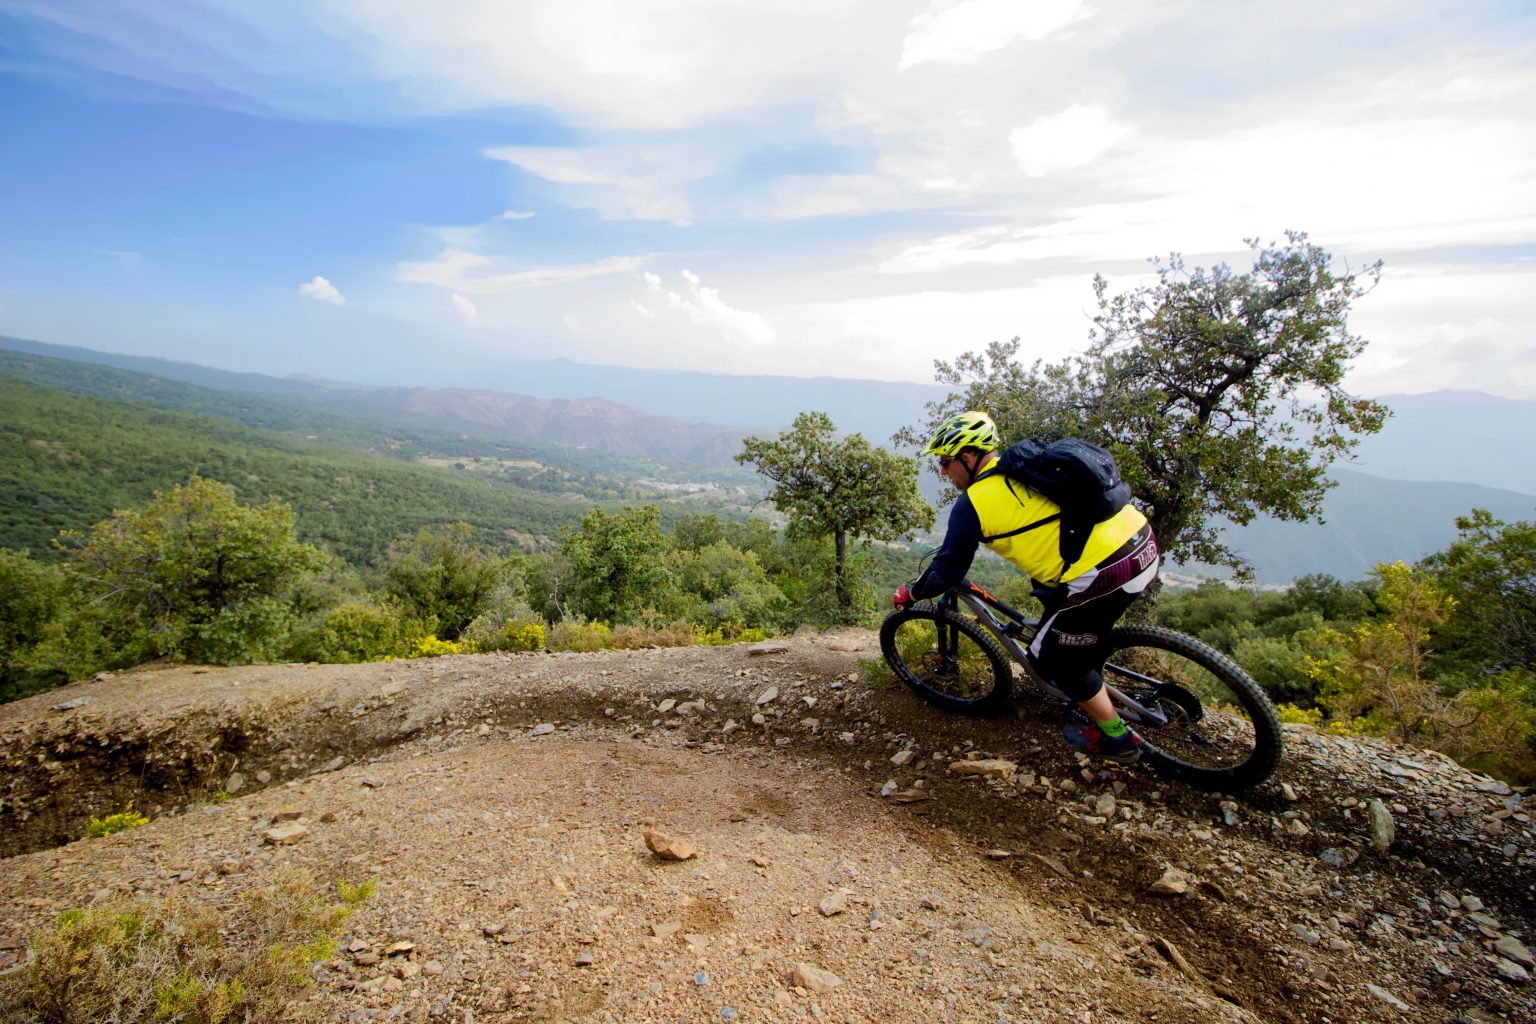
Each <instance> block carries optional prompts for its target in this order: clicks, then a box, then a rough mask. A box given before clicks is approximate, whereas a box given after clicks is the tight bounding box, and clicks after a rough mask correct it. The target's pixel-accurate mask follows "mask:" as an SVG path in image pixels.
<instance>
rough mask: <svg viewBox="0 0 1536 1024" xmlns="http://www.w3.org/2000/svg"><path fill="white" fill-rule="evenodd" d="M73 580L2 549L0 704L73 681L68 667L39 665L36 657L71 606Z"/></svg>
mask: <svg viewBox="0 0 1536 1024" xmlns="http://www.w3.org/2000/svg"><path fill="white" fill-rule="evenodd" d="M68 590H69V581H68V579H67V577H66V576H65V575H64V571H63V570H62V569H60V568H59V567H58V566H56V565H48V564H45V563H42V562H34V561H33V560H32V559H30V558H28V557H27V555H26V553H25V552H22V551H12V550H11V549H9V548H0V701H8V700H15V699H16V698H18V697H25V696H27V695H28V694H31V693H38V692H41V691H43V690H48V689H51V688H52V687H55V686H58V685H60V684H61V683H67V682H69V677H68V675H67V674H66V673H65V672H64V671H63V669H62V666H46V665H45V666H41V667H40V666H37V665H36V664H35V662H34V659H33V658H32V657H30V656H31V655H33V654H34V652H36V650H37V648H38V646H39V645H40V644H42V643H43V642H44V641H45V639H46V638H47V636H48V633H49V629H50V626H52V624H53V623H55V622H56V621H58V620H59V619H60V618H61V616H62V615H63V614H64V612H65V610H66V608H67V605H68V596H69V595H68Z"/></svg>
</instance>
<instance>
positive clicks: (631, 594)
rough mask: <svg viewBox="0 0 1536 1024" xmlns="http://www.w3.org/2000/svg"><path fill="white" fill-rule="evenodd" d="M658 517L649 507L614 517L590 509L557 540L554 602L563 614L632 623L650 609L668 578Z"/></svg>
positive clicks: (611, 621)
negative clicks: (559, 565)
mask: <svg viewBox="0 0 1536 1024" xmlns="http://www.w3.org/2000/svg"><path fill="white" fill-rule="evenodd" d="M666 549H667V541H666V537H665V535H664V534H663V533H662V532H661V513H660V510H658V509H657V507H656V506H655V505H645V506H643V507H640V508H625V509H624V510H623V511H622V512H619V513H618V514H616V515H613V514H609V513H607V512H604V511H603V510H602V509H600V508H593V509H590V510H589V511H588V512H587V514H586V515H585V516H584V517H582V520H581V526H580V527H578V528H576V529H568V530H566V531H565V535H564V537H563V538H562V540H561V542H560V555H561V557H562V559H563V560H564V573H563V578H562V579H560V580H559V581H558V584H557V585H556V587H555V588H554V589H555V600H554V603H555V604H556V605H557V607H560V608H561V609H562V610H564V611H569V612H573V613H575V614H576V615H580V616H584V617H586V618H588V619H592V620H596V621H599V622H606V623H608V624H609V625H615V624H618V623H633V622H636V621H638V620H639V618H640V614H641V612H642V610H644V609H645V608H647V607H650V608H655V607H656V603H657V599H658V595H660V594H661V593H662V592H663V591H664V589H665V588H666V586H667V585H668V583H669V582H670V580H671V572H670V570H669V569H668V567H667V565H666V560H665V559H664V557H663V555H664V553H665V552H666Z"/></svg>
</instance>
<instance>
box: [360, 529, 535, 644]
mask: <svg viewBox="0 0 1536 1024" xmlns="http://www.w3.org/2000/svg"><path fill="white" fill-rule="evenodd" d="M387 575H388V578H389V593H390V596H392V597H394V598H395V599H396V600H398V601H400V602H401V603H402V604H403V605H404V606H405V607H406V608H407V609H408V610H409V611H410V612H411V613H413V614H414V615H416V616H417V617H418V618H421V619H424V620H427V619H433V618H435V619H436V622H437V629H436V633H437V636H438V638H439V639H442V640H457V639H458V638H459V636H460V635H461V634H462V633H463V632H464V630H465V628H466V627H467V626H468V625H469V624H470V623H471V622H472V621H474V618H475V616H476V615H478V614H480V611H481V609H482V606H483V605H484V604H485V602H486V600H487V599H488V598H489V597H490V595H491V594H492V593H493V592H494V591H495V590H496V589H497V587H498V586H503V585H508V584H511V585H513V586H514V589H517V586H518V585H520V583H521V579H520V577H519V576H518V575H517V573H516V563H515V562H513V561H512V560H511V559H509V558H507V557H505V556H504V555H502V554H500V553H499V552H496V551H492V550H490V549H489V548H486V547H484V546H483V545H481V544H477V543H476V542H475V541H474V539H473V537H472V536H471V534H470V527H469V524H468V523H451V524H449V525H448V526H444V527H442V528H440V529H439V530H435V531H434V530H421V531H419V532H418V533H417V534H416V536H415V538H414V539H413V540H411V541H410V542H409V543H408V544H406V545H405V546H404V548H403V549H401V550H400V551H399V552H398V553H397V554H396V555H395V557H394V560H393V562H392V563H391V564H390V566H389V570H388V573H387Z"/></svg>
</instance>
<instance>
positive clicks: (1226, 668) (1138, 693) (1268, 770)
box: [1103, 626, 1283, 793]
mask: <svg viewBox="0 0 1536 1024" xmlns="http://www.w3.org/2000/svg"><path fill="white" fill-rule="evenodd" d="M1110 643H1111V647H1112V649H1111V651H1110V653H1109V656H1108V657H1107V658H1106V659H1105V665H1104V673H1103V674H1104V682H1105V683H1107V684H1108V685H1110V686H1113V687H1114V688H1115V689H1117V690H1119V691H1120V692H1122V693H1124V694H1125V695H1126V696H1128V697H1130V698H1131V699H1132V700H1134V701H1136V702H1137V703H1139V704H1141V705H1142V706H1144V707H1147V708H1150V709H1153V710H1155V711H1159V712H1161V713H1162V714H1163V715H1164V716H1166V718H1167V721H1166V724H1158V723H1157V722H1156V721H1155V720H1153V719H1150V718H1148V717H1147V716H1144V715H1142V714H1141V713H1140V712H1138V711H1136V710H1135V709H1133V708H1131V707H1129V706H1127V705H1125V704H1123V703H1121V702H1119V701H1117V702H1116V703H1117V704H1118V705H1119V711H1120V714H1121V716H1122V717H1123V718H1125V720H1126V721H1127V722H1129V723H1130V724H1131V726H1132V728H1134V729H1135V730H1136V732H1137V733H1138V734H1140V736H1141V738H1142V740H1143V744H1142V759H1143V760H1144V761H1146V762H1148V763H1149V764H1151V765H1152V766H1153V767H1154V768H1155V769H1156V770H1157V771H1159V772H1160V773H1162V774H1163V775H1166V776H1168V777H1170V778H1175V779H1179V780H1180V781H1182V782H1184V783H1186V784H1188V785H1190V786H1194V787H1195V788H1196V789H1205V790H1215V791H1217V792H1225V793H1231V792H1236V791H1238V790H1242V789H1249V788H1251V787H1253V786H1257V785H1259V784H1260V783H1261V782H1263V781H1265V780H1266V779H1268V778H1269V777H1270V775H1271V774H1272V773H1273V772H1274V770H1275V766H1276V765H1277V764H1279V762H1280V753H1281V749H1282V746H1283V739H1282V735H1283V734H1282V732H1281V729H1280V719H1279V718H1278V717H1277V716H1276V714H1275V708H1274V705H1273V704H1271V703H1270V701H1269V698H1268V697H1267V696H1266V695H1265V694H1264V691H1263V690H1262V689H1260V687H1259V684H1258V683H1256V682H1254V681H1253V677H1252V676H1250V675H1248V673H1247V672H1245V671H1244V670H1243V668H1242V666H1240V665H1238V664H1237V662H1235V661H1233V660H1232V659H1231V658H1229V657H1227V656H1226V655H1224V654H1222V653H1221V652H1220V651H1218V650H1216V649H1215V648H1214V647H1211V646H1209V645H1207V644H1205V643H1202V642H1201V641H1199V640H1196V639H1194V638H1193V637H1189V636H1185V635H1184V634H1182V633H1177V632H1174V631H1173V630H1171V629H1163V628H1161V627H1157V626H1122V627H1120V628H1119V629H1116V630H1115V631H1114V632H1113V633H1112V634H1111V636H1110Z"/></svg>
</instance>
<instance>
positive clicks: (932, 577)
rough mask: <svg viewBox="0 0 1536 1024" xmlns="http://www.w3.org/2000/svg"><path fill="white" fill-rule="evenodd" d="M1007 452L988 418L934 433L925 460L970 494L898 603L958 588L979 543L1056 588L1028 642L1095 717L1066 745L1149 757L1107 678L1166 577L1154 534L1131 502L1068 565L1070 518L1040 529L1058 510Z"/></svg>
mask: <svg viewBox="0 0 1536 1024" xmlns="http://www.w3.org/2000/svg"><path fill="white" fill-rule="evenodd" d="M999 447H1000V442H999V440H998V434H997V425H996V424H995V423H993V422H992V418H991V417H990V416H988V415H987V414H986V413H983V412H975V411H967V412H962V413H957V414H955V415H953V416H950V417H949V418H947V419H946V420H944V422H942V423H941V424H939V426H938V429H937V430H935V431H934V434H933V438H932V440H930V441H929V442H928V447H927V448H925V449H924V451H923V454H924V455H936V456H938V459H939V473H940V474H941V475H942V476H943V477H944V478H945V479H946V480H948V481H949V482H950V484H952V485H953V486H954V487H956V488H957V489H959V491H960V492H961V493H960V497H959V499H958V500H957V501H956V502H955V504H954V507H953V508H951V509H950V512H949V528H948V530H947V532H946V533H945V534H944V543H943V544H942V545H940V547H939V550H938V552H937V553H936V554H935V555H934V558H933V561H932V562H931V563H930V564H929V566H928V569H927V570H926V571H925V572H924V573H923V574H922V575H921V576H919V577H918V578H917V579H916V580H914V581H913V582H912V583H911V584H909V585H907V586H902V587H898V588H897V590H896V593H895V594H894V595H893V596H892V601H893V603H894V604H895V605H896V607H898V608H906V607H908V606H909V605H911V604H912V602H914V601H918V600H922V599H923V598H927V597H934V596H937V595H939V594H942V593H943V592H944V591H946V590H948V589H949V588H950V587H954V586H958V585H959V584H961V583H962V582H963V580H964V578H965V574H966V572H967V571H969V569H970V567H971V560H972V559H973V558H974V557H975V556H976V546H977V545H978V544H986V545H987V546H988V547H989V548H991V549H992V550H993V551H996V552H997V553H998V554H1000V555H1002V556H1003V557H1004V558H1006V559H1007V560H1008V561H1010V562H1012V563H1013V564H1014V565H1016V566H1018V567H1019V568H1020V569H1022V570H1023V571H1024V572H1026V573H1028V574H1029V575H1030V576H1031V577H1032V578H1033V579H1034V580H1035V582H1036V583H1037V584H1043V585H1044V586H1045V587H1046V588H1048V590H1049V596H1047V597H1046V598H1045V618H1044V620H1043V621H1042V622H1041V624H1040V630H1039V632H1038V633H1036V634H1035V638H1034V640H1033V642H1032V643H1031V644H1030V645H1029V656H1030V663H1031V665H1032V666H1033V667H1034V668H1035V670H1036V671H1038V672H1039V673H1040V675H1041V676H1043V677H1044V678H1045V679H1048V680H1050V682H1051V683H1053V684H1054V685H1055V686H1056V687H1057V688H1058V689H1060V690H1061V691H1062V692H1063V693H1065V694H1066V695H1067V696H1068V697H1070V698H1071V699H1072V700H1073V701H1075V702H1076V703H1077V706H1078V707H1079V708H1081V709H1082V711H1083V713H1084V714H1085V715H1087V716H1088V718H1089V719H1091V720H1092V721H1091V723H1090V724H1088V725H1079V724H1077V723H1075V722H1073V723H1068V724H1067V726H1066V728H1065V729H1063V730H1062V731H1063V734H1064V735H1065V736H1066V738H1067V742H1068V743H1070V744H1072V746H1074V747H1076V748H1077V749H1078V750H1081V751H1083V752H1084V753H1086V754H1090V755H1093V756H1095V757H1104V758H1108V759H1110V760H1113V761H1118V762H1120V763H1122V764H1129V763H1131V762H1133V761H1135V760H1136V759H1137V758H1139V757H1140V756H1141V751H1140V749H1139V748H1138V744H1140V743H1141V737H1139V736H1137V735H1136V734H1135V733H1134V732H1132V731H1131V729H1130V727H1129V726H1128V725H1126V723H1125V721H1124V720H1123V719H1122V718H1121V717H1120V715H1119V714H1118V713H1117V712H1116V711H1115V708H1114V705H1113V704H1111V703H1110V699H1109V694H1108V693H1107V692H1106V691H1105V689H1104V682H1103V680H1102V679H1101V678H1100V675H1099V673H1100V672H1101V671H1102V669H1103V668H1104V659H1105V657H1106V656H1107V654H1108V639H1109V632H1110V630H1111V629H1112V628H1114V625H1115V622H1116V621H1117V620H1118V619H1119V618H1120V616H1121V615H1122V614H1124V613H1125V610H1126V609H1127V608H1129V607H1130V606H1131V603H1132V602H1133V601H1134V600H1135V599H1136V595H1137V594H1140V593H1141V592H1142V591H1143V590H1145V589H1146V588H1147V586H1148V585H1149V584H1150V583H1151V582H1152V581H1153V580H1154V579H1155V578H1156V577H1157V572H1158V566H1159V557H1158V548H1157V541H1156V539H1155V538H1154V537H1153V536H1152V527H1151V526H1150V524H1148V522H1147V517H1146V516H1144V515H1142V513H1141V512H1140V510H1138V509H1137V508H1136V507H1135V506H1133V505H1129V504H1128V505H1126V506H1125V507H1124V508H1123V509H1121V510H1120V511H1119V512H1117V513H1115V514H1114V515H1113V516H1111V517H1110V518H1108V519H1106V520H1104V521H1103V522H1101V523H1099V524H1097V525H1096V526H1094V528H1093V532H1092V533H1091V534H1090V535H1089V537H1088V542H1087V545H1086V546H1085V547H1084V548H1083V553H1082V555H1081V557H1079V559H1078V560H1077V561H1076V562H1074V563H1073V564H1071V565H1067V564H1066V563H1065V562H1064V561H1063V560H1062V556H1061V552H1060V539H1061V538H1060V535H1061V521H1060V520H1059V519H1056V520H1054V521H1051V522H1044V523H1040V525H1039V526H1038V527H1033V526H1031V524H1033V523H1036V522H1037V521H1038V520H1044V519H1048V518H1049V517H1051V516H1054V515H1056V513H1057V512H1058V511H1059V510H1060V509H1059V506H1057V505H1056V504H1055V503H1054V502H1052V501H1050V500H1048V499H1046V498H1045V497H1043V496H1041V495H1039V494H1036V493H1034V492H1033V491H1030V490H1029V489H1027V488H1026V487H1025V486H1024V485H1023V484H1022V483H1020V482H1019V481H1017V480H1010V479H1009V478H1007V477H1005V476H1003V475H1002V474H1001V473H1000V472H998V470H997V467H996V466H995V465H994V463H995V462H996V461H997V449H998V448H999Z"/></svg>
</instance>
